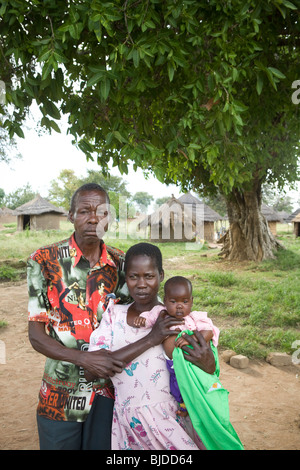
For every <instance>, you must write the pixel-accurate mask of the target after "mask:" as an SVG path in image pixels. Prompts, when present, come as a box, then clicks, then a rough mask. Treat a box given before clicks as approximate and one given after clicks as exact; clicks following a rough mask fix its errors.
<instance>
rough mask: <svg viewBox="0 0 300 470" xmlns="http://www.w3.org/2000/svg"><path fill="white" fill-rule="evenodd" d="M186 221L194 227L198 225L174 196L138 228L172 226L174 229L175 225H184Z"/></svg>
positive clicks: (189, 212)
mask: <svg viewBox="0 0 300 470" xmlns="http://www.w3.org/2000/svg"><path fill="white" fill-rule="evenodd" d="M172 215H173V216H172ZM184 219H185V222H186V223H189V222H190V223H191V224H192V225H193V226H195V225H196V224H195V221H194V220H193V216H192V212H191V211H190V210H186V208H185V207H184V205H183V204H182V203H181V202H180V201H179V200H178V199H176V198H175V197H174V196H172V197H171V198H170V199H169V200H168V201H167V202H165V203H164V204H162V205H161V206H160V207H159V208H158V209H157V210H156V211H155V212H153V213H152V214H150V215H148V216H147V217H145V219H144V220H142V221H141V222H140V223H139V225H138V227H139V228H146V227H147V226H148V225H161V226H162V227H168V226H169V225H171V226H173V227H174V225H175V223H178V222H181V223H183V221H184Z"/></svg>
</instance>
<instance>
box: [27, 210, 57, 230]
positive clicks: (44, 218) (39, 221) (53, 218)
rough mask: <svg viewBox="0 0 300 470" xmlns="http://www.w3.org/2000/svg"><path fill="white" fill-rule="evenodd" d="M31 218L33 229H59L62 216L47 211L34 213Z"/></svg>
mask: <svg viewBox="0 0 300 470" xmlns="http://www.w3.org/2000/svg"><path fill="white" fill-rule="evenodd" d="M30 219H31V220H30V228H31V230H59V227H60V220H61V217H60V214H54V213H51V212H47V213H46V214H40V215H33V216H31V218H30Z"/></svg>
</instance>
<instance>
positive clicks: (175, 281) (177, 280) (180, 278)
mask: <svg viewBox="0 0 300 470" xmlns="http://www.w3.org/2000/svg"><path fill="white" fill-rule="evenodd" d="M178 283H179V284H187V285H188V286H189V289H190V291H191V294H192V292H193V285H192V283H191V281H190V280H189V279H188V278H187V277H184V276H173V277H170V279H168V280H167V281H166V282H165V285H164V292H165V293H166V290H167V289H168V287H172V286H173V285H174V284H178Z"/></svg>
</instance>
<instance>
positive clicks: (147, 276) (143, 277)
mask: <svg viewBox="0 0 300 470" xmlns="http://www.w3.org/2000/svg"><path fill="white" fill-rule="evenodd" d="M125 278H126V282H127V286H128V290H129V293H130V295H131V297H132V298H133V300H134V301H135V302H136V304H138V305H143V306H148V308H150V306H151V305H152V304H155V302H156V301H157V294H158V290H159V286H160V283H161V281H162V280H163V278H164V273H163V271H162V272H161V273H160V272H159V271H158V268H157V266H156V263H155V261H154V260H153V259H152V258H150V257H149V256H147V255H137V256H133V257H132V258H131V259H130V260H129V262H128V264H127V272H126V276H125ZM151 308H152V307H151Z"/></svg>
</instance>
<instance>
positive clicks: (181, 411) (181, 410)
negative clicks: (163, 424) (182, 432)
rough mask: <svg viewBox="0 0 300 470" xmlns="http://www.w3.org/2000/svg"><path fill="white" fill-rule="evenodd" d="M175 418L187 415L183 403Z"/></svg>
mask: <svg viewBox="0 0 300 470" xmlns="http://www.w3.org/2000/svg"><path fill="white" fill-rule="evenodd" d="M176 414H177V416H182V417H183V418H185V417H186V416H187V415H188V411H187V409H186V406H185V404H184V403H181V404H180V406H179V408H178V410H177V411H176Z"/></svg>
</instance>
